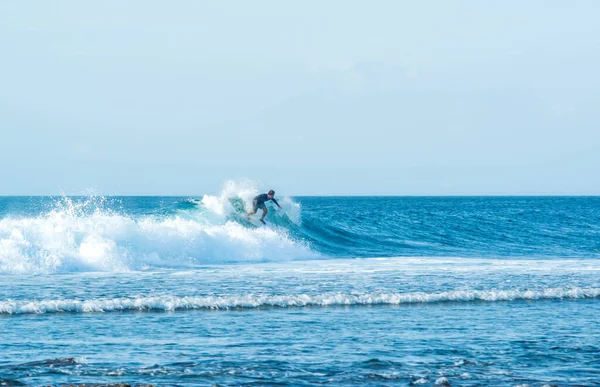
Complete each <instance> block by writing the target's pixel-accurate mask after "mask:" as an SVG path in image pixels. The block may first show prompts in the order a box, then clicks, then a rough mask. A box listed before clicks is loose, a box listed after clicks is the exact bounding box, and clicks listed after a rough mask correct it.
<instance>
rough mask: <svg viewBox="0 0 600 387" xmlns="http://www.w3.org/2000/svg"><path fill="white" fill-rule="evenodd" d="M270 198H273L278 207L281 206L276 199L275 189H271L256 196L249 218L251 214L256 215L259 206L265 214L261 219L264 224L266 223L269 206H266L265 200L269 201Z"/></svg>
mask: <svg viewBox="0 0 600 387" xmlns="http://www.w3.org/2000/svg"><path fill="white" fill-rule="evenodd" d="M269 200H272V201H273V203H275V204H277V207H279V208H281V206H280V205H279V203H277V200H275V191H273V190H270V191H269V192H267V193H266V194H265V193H264V194H260V195H256V196H255V197H254V200H253V201H252V205H253V208H252V211H250V212H249V213H248V219H250V215H254V214H256V211H258V209H259V208H261V209H262V210H263V214H262V216H261V217H260V221H261V222H262V223H263V224H266V223H265V216H267V212H268V210H267V206H265V202H268V201H269Z"/></svg>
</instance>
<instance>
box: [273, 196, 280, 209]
mask: <svg viewBox="0 0 600 387" xmlns="http://www.w3.org/2000/svg"><path fill="white" fill-rule="evenodd" d="M271 201H272V202H273V203H275V204H277V207H279V208H281V206H280V205H279V203H277V200H275V198H273V199H271Z"/></svg>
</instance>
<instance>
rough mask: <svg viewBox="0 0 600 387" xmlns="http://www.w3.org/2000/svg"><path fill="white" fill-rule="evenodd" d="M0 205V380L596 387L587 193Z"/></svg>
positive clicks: (229, 191)
mask: <svg viewBox="0 0 600 387" xmlns="http://www.w3.org/2000/svg"><path fill="white" fill-rule="evenodd" d="M257 193H258V191H257V190H256V189H255V188H254V187H248V186H244V185H243V184H234V183H232V184H229V185H228V186H226V188H225V189H223V191H222V192H220V193H218V194H216V195H209V194H207V195H199V196H197V197H147V196H143V197H112V196H109V197H102V196H92V197H83V196H82V197H65V196H62V197H1V198H0V283H1V285H2V286H0V355H1V356H0V386H21V385H35V386H42V385H44V386H47V385H65V384H70V383H73V384H88V385H97V384H116V383H128V384H132V385H140V384H153V385H156V386H213V385H216V386H303V385H321V384H324V385H331V386H348V385H364V386H531V387H533V386H539V387H542V386H545V387H548V386H561V387H562V386H600V261H599V258H600V198H599V197H286V196H277V198H278V199H279V202H280V204H281V206H282V207H283V209H282V210H279V211H276V210H275V208H274V207H273V206H271V205H270V204H268V207H269V209H270V210H269V213H268V215H267V218H266V220H267V222H268V225H267V226H262V225H259V224H258V222H257V221H256V219H257V218H258V217H259V215H255V216H254V219H253V220H251V221H248V220H247V219H246V217H245V216H244V215H243V210H244V208H248V206H249V205H250V202H251V199H252V197H253V196H254V195H255V194H257Z"/></svg>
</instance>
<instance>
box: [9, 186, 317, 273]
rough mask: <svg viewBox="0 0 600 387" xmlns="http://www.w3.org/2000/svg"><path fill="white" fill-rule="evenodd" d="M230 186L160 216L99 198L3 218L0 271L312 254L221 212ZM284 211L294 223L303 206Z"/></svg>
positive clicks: (278, 230)
mask: <svg viewBox="0 0 600 387" xmlns="http://www.w3.org/2000/svg"><path fill="white" fill-rule="evenodd" d="M234 186H235V184H229V185H228V186H227V187H226V188H225V190H224V193H223V194H222V195H221V197H218V198H214V197H210V196H205V198H204V200H203V201H204V202H205V203H207V204H208V205H207V206H198V205H197V203H196V204H193V203H192V204H193V205H192V206H191V207H190V206H187V207H186V206H183V208H181V206H180V207H179V208H175V209H174V210H172V211H165V212H164V213H158V214H142V215H138V214H131V213H128V212H127V209H119V208H118V206H115V204H114V203H108V201H107V200H106V198H103V197H97V198H83V199H81V200H76V199H74V198H69V197H62V198H59V199H57V200H56V201H55V202H54V203H52V207H51V208H50V209H49V210H47V211H44V212H42V213H40V214H39V215H37V216H6V217H4V218H2V219H0V273H28V274H38V273H57V272H79V271H127V270H139V269H147V268H151V267H168V268H180V267H189V266H194V265H197V264H207V263H235V262H265V261H285V260H295V259H303V258H311V257H314V256H316V255H315V253H313V252H312V251H311V250H310V248H309V247H308V244H307V243H306V242H304V241H303V240H301V239H295V238H293V237H292V236H291V235H290V233H289V232H288V230H287V229H286V228H285V227H277V226H275V227H268V228H267V227H260V228H259V227H256V226H254V225H253V224H251V223H249V222H244V219H243V218H242V217H240V216H239V214H237V213H235V211H234V209H233V207H231V208H227V210H225V209H224V206H225V203H229V200H228V198H230V197H235V196H236V195H237V194H236V192H235V187H234ZM238 191H241V192H240V193H241V194H246V193H247V192H248V191H245V190H240V189H238ZM187 203H188V204H190V202H189V201H188V202H187ZM282 205H285V206H286V215H281V216H284V217H285V221H287V222H288V223H289V222H293V221H298V222H299V217H300V214H299V211H300V206H299V205H297V204H295V203H294V202H293V201H291V200H290V199H283V200H282ZM219 206H221V207H219ZM230 206H231V204H230ZM115 207H117V208H115ZM287 214H290V217H288V216H287ZM236 215H237V216H236ZM281 216H280V217H281Z"/></svg>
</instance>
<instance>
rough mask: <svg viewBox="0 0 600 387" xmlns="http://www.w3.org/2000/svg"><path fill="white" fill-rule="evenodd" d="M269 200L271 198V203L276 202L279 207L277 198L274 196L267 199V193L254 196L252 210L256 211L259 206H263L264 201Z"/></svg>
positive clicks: (261, 207)
mask: <svg viewBox="0 0 600 387" xmlns="http://www.w3.org/2000/svg"><path fill="white" fill-rule="evenodd" d="M269 200H272V201H273V203H275V204H277V206H278V207H279V203H277V200H275V198H272V199H269V197H268V196H267V194H260V195H257V196H256V197H255V198H254V212H256V211H257V210H258V209H259V208H260V209H261V210H262V209H263V208H265V202H268V201H269Z"/></svg>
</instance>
